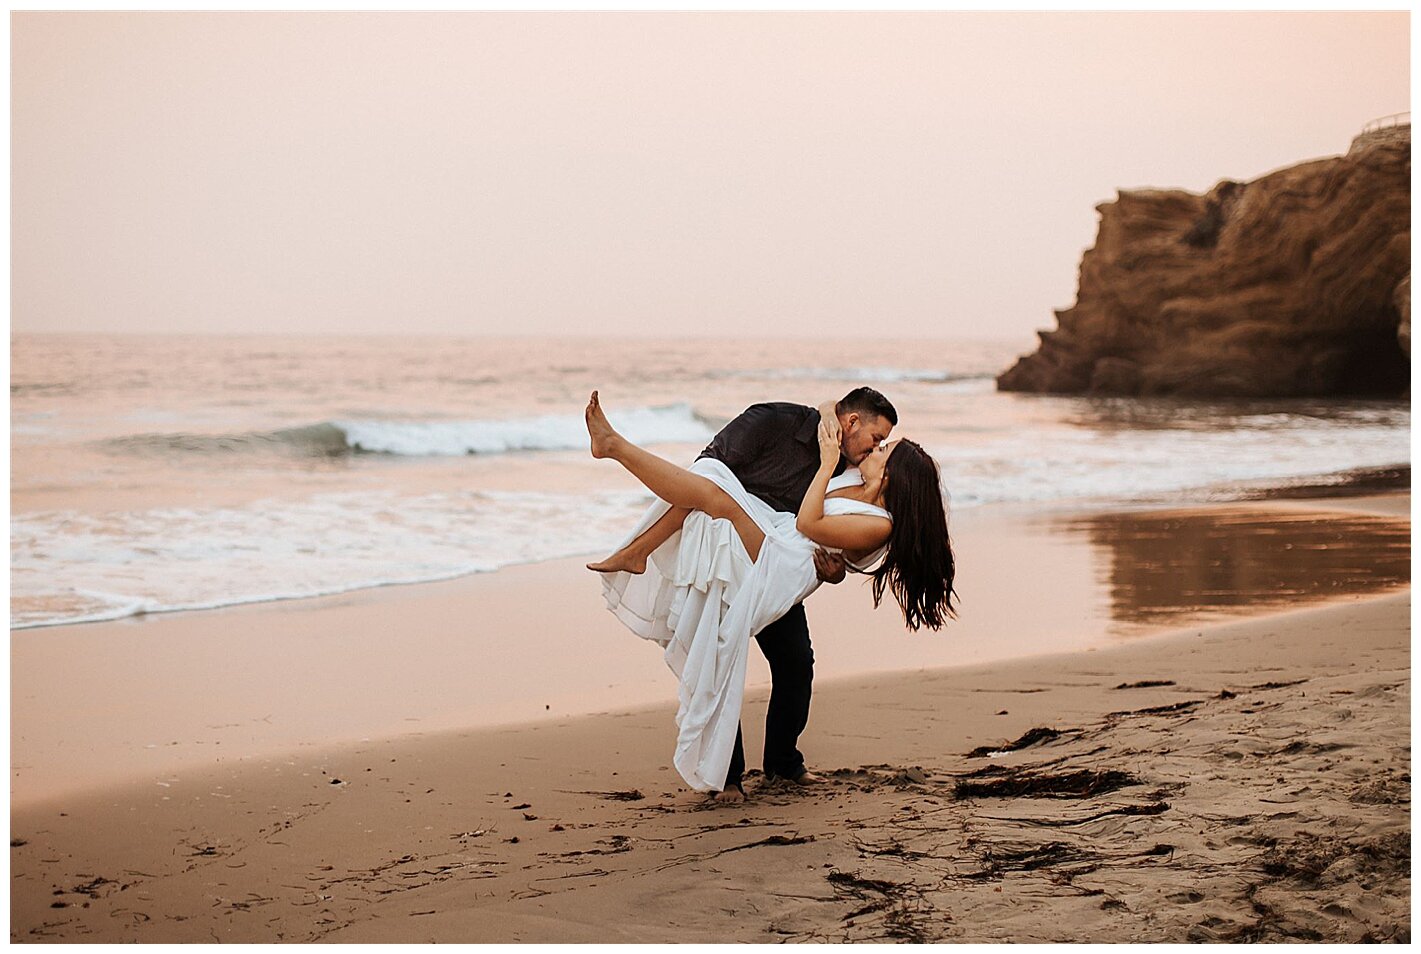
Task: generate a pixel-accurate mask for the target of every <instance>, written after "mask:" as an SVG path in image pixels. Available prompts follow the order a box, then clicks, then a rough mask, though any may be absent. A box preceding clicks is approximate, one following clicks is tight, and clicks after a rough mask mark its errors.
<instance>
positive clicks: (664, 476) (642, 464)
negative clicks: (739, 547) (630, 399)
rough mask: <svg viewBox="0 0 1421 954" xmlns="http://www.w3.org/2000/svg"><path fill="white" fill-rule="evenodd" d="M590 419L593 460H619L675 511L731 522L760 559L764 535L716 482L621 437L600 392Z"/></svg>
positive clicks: (593, 400)
mask: <svg viewBox="0 0 1421 954" xmlns="http://www.w3.org/2000/svg"><path fill="white" fill-rule="evenodd" d="M586 419H587V433H588V435H589V436H590V437H591V438H592V456H593V457H599V458H600V457H610V458H611V459H612V460H615V461H616V462H617V463H619V464H621V465H622V466H623V467H625V468H626V469H627V470H628V471H630V472H631V474H632V476H633V477H635V478H636V479H637V480H639V481H641V482H642V483H643V484H645V485H646V489H647V490H650V491H651V492H652V493H654V494H656V496H658V497H660V498H661V499H662V500H664V501H666V502H667V503H669V504H671V505H672V506H673V507H684V508H687V509H689V510H701V511H704V512H705V513H707V514H710V516H712V517H715V518H717V519H725V520H729V521H730V522H731V524H733V525H734V527H735V530H736V532H737V533H739V534H740V542H742V543H743V544H745V552H746V553H748V554H750V559H751V560H754V559H757V558H758V557H759V555H760V544H762V543H764V542H765V533H764V531H763V530H761V529H760V528H759V527H758V526H757V525H756V524H755V521H753V520H751V519H750V516H749V515H748V514H747V513H746V512H745V511H744V510H741V509H740V505H739V504H738V503H736V502H735V500H734V498H733V497H731V496H730V494H728V493H726V492H725V491H724V490H721V489H720V487H718V486H717V485H716V483H715V481H713V480H711V479H710V478H708V477H702V476H701V475H700V474H696V473H692V472H691V471H689V470H687V469H686V468H684V467H677V466H676V465H675V464H673V463H671V462H670V461H669V460H665V459H663V458H661V457H657V456H656V455H655V454H653V453H651V452H650V451H648V450H644V449H642V448H640V447H638V446H636V445H635V444H633V443H632V442H631V441H629V440H627V439H626V438H625V437H623V436H622V435H620V434H618V433H617V432H616V431H615V430H613V428H612V425H611V424H610V423H608V421H607V415H606V414H604V413H602V405H601V402H600V401H599V400H598V398H597V392H596V391H593V392H592V397H591V399H590V400H589V401H588V402H587V411H586Z"/></svg>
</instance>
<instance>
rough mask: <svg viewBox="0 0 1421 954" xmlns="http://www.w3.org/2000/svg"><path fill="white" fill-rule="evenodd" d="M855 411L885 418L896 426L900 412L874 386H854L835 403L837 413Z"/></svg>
mask: <svg viewBox="0 0 1421 954" xmlns="http://www.w3.org/2000/svg"><path fill="white" fill-rule="evenodd" d="M855 411H857V412H858V413H860V414H862V415H864V416H865V417H881V418H884V419H885V420H887V421H888V423H889V424H892V425H893V426H894V427H897V426H898V412H897V411H895V410H894V409H893V405H892V403H890V402H889V400H888V398H886V397H884V396H883V395H882V394H880V393H879V392H877V391H875V390H874V389H873V388H854V389H853V390H852V391H850V392H849V393H848V394H845V395H844V398H843V400H841V401H840V402H839V403H838V404H835V405H834V413H835V414H852V413H853V412H855Z"/></svg>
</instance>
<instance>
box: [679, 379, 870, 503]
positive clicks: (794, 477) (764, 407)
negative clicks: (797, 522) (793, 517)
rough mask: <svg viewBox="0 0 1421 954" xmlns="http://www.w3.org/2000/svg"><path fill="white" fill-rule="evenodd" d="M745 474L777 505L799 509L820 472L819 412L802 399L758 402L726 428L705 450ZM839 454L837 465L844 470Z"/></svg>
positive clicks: (753, 488)
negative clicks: (800, 402) (791, 401)
mask: <svg viewBox="0 0 1421 954" xmlns="http://www.w3.org/2000/svg"><path fill="white" fill-rule="evenodd" d="M701 457H713V458H715V459H716V460H718V461H720V462H721V463H723V464H725V466H727V467H729V468H730V472H731V473H733V474H734V475H735V476H736V477H738V478H740V483H741V484H743V485H744V487H745V489H746V490H748V491H750V493H752V494H754V495H755V496H756V497H759V498H760V499H761V500H763V501H765V503H767V504H769V505H770V506H771V507H774V508H775V509H776V510H783V511H787V512H789V513H798V512H799V505H800V504H801V503H802V502H803V501H804V494H805V492H806V491H808V490H809V485H810V484H811V483H813V482H814V475H815V474H816V473H818V472H819V411H818V409H816V408H812V407H805V406H804V405H802V404H785V403H782V402H776V403H774V404H754V405H751V406H750V407H748V408H746V409H745V411H744V412H742V413H741V415H740V416H739V417H737V418H736V419H735V420H733V421H731V422H730V423H729V424H727V425H725V427H723V428H721V431H720V433H719V434H717V435H716V436H715V438H714V439H713V440H712V441H711V442H710V444H709V445H707V447H706V449H705V450H703V451H701ZM844 467H845V461H844V458H843V455H842V454H841V455H840V456H839V463H838V465H837V466H836V467H835V468H834V474H835V475H836V476H837V475H838V474H841V473H843V472H844Z"/></svg>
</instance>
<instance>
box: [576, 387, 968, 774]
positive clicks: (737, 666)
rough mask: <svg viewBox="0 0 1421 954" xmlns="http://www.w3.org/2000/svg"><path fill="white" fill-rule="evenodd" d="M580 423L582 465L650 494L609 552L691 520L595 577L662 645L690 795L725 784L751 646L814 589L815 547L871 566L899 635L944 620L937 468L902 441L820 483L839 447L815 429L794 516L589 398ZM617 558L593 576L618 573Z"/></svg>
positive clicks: (948, 555)
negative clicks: (604, 464)
mask: <svg viewBox="0 0 1421 954" xmlns="http://www.w3.org/2000/svg"><path fill="white" fill-rule="evenodd" d="M828 417H829V418H832V415H830V416H828ZM586 419H587V430H588V434H589V436H590V437H591V446H592V456H593V457H598V458H603V457H610V458H612V459H613V460H616V461H617V462H618V463H620V464H621V465H622V466H623V467H625V468H627V470H629V471H630V472H631V473H632V475H633V476H635V477H636V478H637V479H638V480H640V481H641V482H642V483H643V484H645V485H646V487H647V489H649V490H650V491H651V492H652V493H654V494H655V495H656V496H657V497H658V498H659V499H658V500H657V502H656V503H654V504H653V505H652V506H651V508H650V509H649V510H648V511H647V513H646V514H645V515H644V516H643V518H642V520H641V522H640V524H638V526H637V527H636V529H635V530H634V531H633V532H632V534H631V536H630V537H629V538H628V540H627V542H626V543H624V544H623V546H622V547H621V549H620V550H619V551H618V554H625V553H627V552H634V551H641V552H645V548H644V547H638V546H637V545H636V542H637V539H638V538H639V537H640V536H641V535H642V534H644V533H646V532H647V531H649V530H652V531H653V532H655V531H654V529H653V528H655V527H656V526H657V525H658V521H660V518H661V517H662V516H663V515H664V514H666V512H667V511H668V510H669V509H671V507H673V506H675V507H681V508H688V509H690V510H691V511H693V512H692V513H691V514H690V515H689V516H688V517H687V518H686V521H685V523H684V525H683V526H682V527H681V530H680V531H679V532H678V533H673V534H672V535H671V536H670V537H669V538H667V539H666V540H665V541H664V542H659V543H658V544H657V545H656V546H655V548H654V549H652V550H650V554H649V558H648V559H646V561H645V569H644V572H637V570H640V569H641V567H640V561H638V566H637V567H636V568H635V569H632V568H625V569H615V570H614V571H613V572H606V573H605V574H604V576H603V590H604V594H605V596H606V598H607V606H608V608H609V609H611V610H612V612H613V613H614V614H615V615H616V616H617V618H618V619H620V620H622V622H623V623H625V624H626V625H627V626H628V628H630V629H631V630H632V631H633V632H635V633H636V634H637V635H639V636H642V637H644V638H646V639H651V640H654V641H656V642H657V643H659V644H660V645H661V646H663V647H664V649H665V651H666V652H665V655H666V661H667V663H668V665H670V666H671V669H672V670H673V671H674V672H675V673H676V674H677V675H678V676H679V677H680V680H681V691H680V708H679V711H678V712H677V715H676V723H677V726H678V728H679V733H678V738H677V746H676V756H675V764H676V768H677V770H678V771H679V772H680V773H681V775H682V777H684V778H685V779H686V781H687V782H688V783H690V785H691V786H692V787H693V788H695V789H697V790H700V791H719V790H721V789H722V788H723V787H724V783H725V778H726V773H727V770H728V768H729V765H730V758H731V752H732V750H733V748H734V744H735V730H736V723H737V721H738V719H739V715H740V704H741V699H742V695H743V690H744V684H745V663H746V659H747V655H748V648H749V642H750V637H751V636H752V635H753V634H754V633H757V632H759V631H760V630H761V629H763V628H764V627H765V626H767V625H768V624H769V623H771V622H773V621H774V620H776V619H778V618H779V617H780V616H782V615H783V614H784V613H786V612H787V611H788V610H789V609H790V608H791V607H793V606H794V605H795V604H797V603H799V602H800V601H802V600H803V599H804V598H805V597H806V596H808V595H809V594H810V593H811V592H813V591H814V589H815V588H816V587H817V586H818V585H819V579H818V575H817V573H816V572H815V567H814V551H815V549H816V547H817V546H823V547H826V548H829V549H833V550H837V551H841V552H842V553H843V554H844V557H845V559H846V561H847V562H849V563H850V565H852V566H854V567H855V569H860V570H864V569H865V568H867V567H869V566H872V565H873V564H874V563H878V568H877V569H876V570H874V571H873V599H874V605H875V606H877V605H878V604H879V602H880V600H881V599H882V596H883V591H884V590H885V589H888V590H889V591H891V592H892V594H893V596H894V598H895V599H896V600H897V601H898V603H899V605H900V606H901V607H902V609H903V615H904V620H905V622H906V623H907V625H908V627H909V628H910V629H918V628H919V627H920V626H927V627H929V628H930V629H937V628H939V627H941V626H942V624H943V623H944V622H945V621H946V619H948V618H950V617H952V616H954V615H955V611H954V608H953V606H952V602H951V596H952V580H953V575H954V564H953V557H952V548H951V543H950V541H949V539H948V534H947V518H946V514H945V512H944V509H943V504H942V492H941V487H940V477H939V474H938V469H937V464H936V463H935V462H934V461H933V460H932V458H931V457H929V456H928V455H927V454H926V453H925V452H924V451H923V449H922V448H921V447H919V446H918V445H917V444H915V443H913V442H912V441H909V440H898V441H893V442H891V443H887V444H883V445H880V446H879V447H878V448H876V449H875V450H874V451H873V452H871V453H870V454H869V455H868V456H867V457H866V458H865V459H864V460H863V461H862V462H861V463H860V465H859V468H858V470H857V471H846V472H845V473H844V474H842V475H841V476H840V477H838V478H833V480H832V483H831V475H832V474H833V471H834V469H835V467H836V465H837V464H838V460H839V441H838V437H837V435H835V434H834V433H833V432H832V431H831V430H830V428H829V425H828V424H827V423H822V422H821V425H820V429H819V448H820V467H819V471H818V473H817V474H816V475H815V477H814V479H813V481H812V482H811V484H810V487H809V490H808V491H807V492H806V493H805V495H804V500H803V503H802V505H801V507H800V510H799V513H798V514H797V515H795V514H789V513H782V512H777V511H775V510H773V509H772V508H771V507H770V506H769V505H768V504H766V503H765V502H764V501H762V500H760V499H759V498H757V497H755V496H753V495H752V494H749V493H748V492H746V491H745V489H744V487H742V486H741V484H740V481H739V480H737V479H736V477H735V475H734V474H733V473H732V472H731V471H730V470H729V468H727V467H726V466H725V465H724V464H723V463H721V462H720V461H718V460H714V459H711V458H702V459H700V460H697V461H696V462H695V463H694V464H693V465H692V466H691V468H690V469H689V470H687V469H685V468H682V467H678V466H676V465H675V464H672V463H671V462H670V461H667V460H663V459H662V458H660V457H657V456H656V455H655V454H652V453H650V452H649V451H646V450H644V449H642V448H640V447H637V446H636V445H635V444H632V443H631V442H630V441H627V440H626V439H625V438H623V437H622V436H621V435H620V434H618V433H617V432H616V431H615V430H614V429H613V428H612V426H611V424H609V423H608V421H607V418H606V415H605V414H604V413H603V411H602V407H601V403H600V401H599V399H598V395H597V392H596V391H594V392H592V397H591V399H590V400H589V402H588V405H587V411H586ZM827 419H828V418H826V420H827ZM618 554H614V555H613V557H611V558H609V559H608V560H607V561H604V562H603V563H602V564H597V565H595V566H596V567H597V568H609V569H610V568H620V567H625V566H626V561H625V560H623V559H619V556H618ZM880 560H881V562H880Z"/></svg>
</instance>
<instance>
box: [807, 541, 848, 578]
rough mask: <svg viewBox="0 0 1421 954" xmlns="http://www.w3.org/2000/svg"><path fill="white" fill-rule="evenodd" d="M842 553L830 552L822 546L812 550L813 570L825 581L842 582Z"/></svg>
mask: <svg viewBox="0 0 1421 954" xmlns="http://www.w3.org/2000/svg"><path fill="white" fill-rule="evenodd" d="M845 569H846V567H845V565H844V555H843V554H842V553H830V552H829V551H828V550H825V549H823V548H822V547H821V548H819V549H817V550H815V551H814V572H815V573H817V574H819V579H820V580H822V581H823V582H825V583H842V582H844V570H845Z"/></svg>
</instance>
